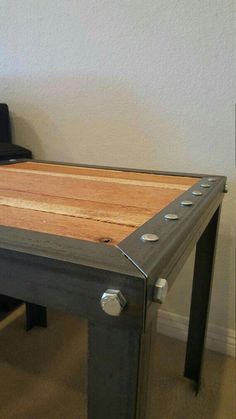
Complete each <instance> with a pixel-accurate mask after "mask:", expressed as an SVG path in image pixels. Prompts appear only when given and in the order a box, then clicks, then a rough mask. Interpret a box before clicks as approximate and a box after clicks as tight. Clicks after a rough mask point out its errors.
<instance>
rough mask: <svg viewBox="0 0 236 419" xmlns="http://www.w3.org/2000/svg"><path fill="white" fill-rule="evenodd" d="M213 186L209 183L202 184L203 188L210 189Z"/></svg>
mask: <svg viewBox="0 0 236 419" xmlns="http://www.w3.org/2000/svg"><path fill="white" fill-rule="evenodd" d="M210 186H211V185H209V183H202V184H201V187H202V188H210Z"/></svg>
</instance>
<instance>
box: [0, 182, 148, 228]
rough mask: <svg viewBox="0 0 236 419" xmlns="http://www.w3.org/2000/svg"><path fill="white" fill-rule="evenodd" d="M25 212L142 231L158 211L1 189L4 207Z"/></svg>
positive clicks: (0, 201)
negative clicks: (122, 226)
mask: <svg viewBox="0 0 236 419" xmlns="http://www.w3.org/2000/svg"><path fill="white" fill-rule="evenodd" d="M1 205H5V206H9V207H15V208H25V209H31V210H34V211H42V212H50V213H54V214H61V215H69V216H73V217H79V218H84V219H86V218H87V219H92V220H97V221H104V222H109V223H114V224H121V225H127V226H131V227H138V226H139V225H141V224H143V223H145V221H147V220H148V219H149V218H150V217H152V216H153V215H154V214H155V212H156V210H148V209H144V208H135V207H128V206H122V205H112V204H110V205H109V208H108V206H107V204H104V203H97V202H93V201H83V200H75V199H65V198H57V197H52V196H45V195H40V194H35V193H34V194H32V193H31V194H30V193H25V192H18V191H15V192H14V191H6V190H3V189H0V206H1Z"/></svg>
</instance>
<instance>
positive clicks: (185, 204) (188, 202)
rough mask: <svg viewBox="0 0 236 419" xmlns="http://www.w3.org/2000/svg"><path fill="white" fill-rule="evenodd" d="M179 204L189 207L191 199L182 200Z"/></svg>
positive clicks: (191, 203)
mask: <svg viewBox="0 0 236 419" xmlns="http://www.w3.org/2000/svg"><path fill="white" fill-rule="evenodd" d="M181 205H184V206H185V207H191V206H192V205H193V201H182V202H181Z"/></svg>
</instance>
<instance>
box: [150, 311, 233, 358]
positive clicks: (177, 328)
mask: <svg viewBox="0 0 236 419" xmlns="http://www.w3.org/2000/svg"><path fill="white" fill-rule="evenodd" d="M158 332H159V333H161V334H163V335H167V336H170V337H173V338H175V339H179V340H182V341H185V342H186V340H187V333H188V318H187V317H184V316H180V315H178V314H175V313H170V312H167V311H162V310H159V313H158ZM206 347H207V348H208V349H211V350H213V351H216V352H221V353H223V354H226V355H230V356H233V357H235V331H234V330H233V329H225V328H223V327H219V326H216V325H214V324H211V323H210V324H209V325H208V330H207V339H206Z"/></svg>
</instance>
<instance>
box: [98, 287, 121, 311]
mask: <svg viewBox="0 0 236 419" xmlns="http://www.w3.org/2000/svg"><path fill="white" fill-rule="evenodd" d="M126 304H127V301H126V299H125V297H124V296H123V294H122V293H121V292H120V290H113V289H108V290H106V291H105V292H104V293H103V294H102V298H101V306H102V309H103V311H105V313H106V314H109V316H119V315H120V314H121V312H122V310H123V309H124V307H125V306H126Z"/></svg>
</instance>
